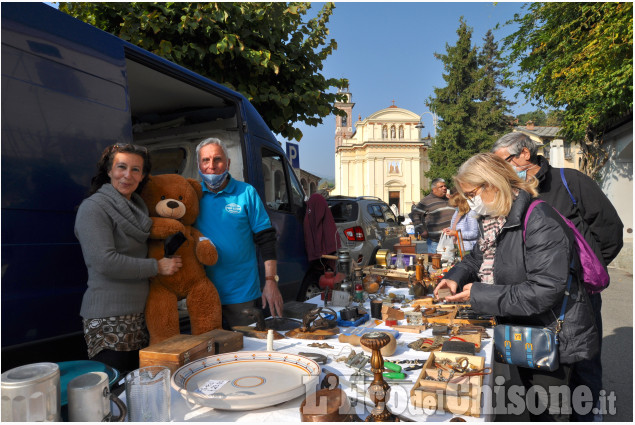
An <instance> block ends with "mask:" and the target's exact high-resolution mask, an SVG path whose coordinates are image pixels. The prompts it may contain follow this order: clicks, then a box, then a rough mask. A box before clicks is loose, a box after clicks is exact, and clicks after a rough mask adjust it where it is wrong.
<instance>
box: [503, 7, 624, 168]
mask: <svg viewBox="0 0 635 425" xmlns="http://www.w3.org/2000/svg"><path fill="white" fill-rule="evenodd" d="M524 8H526V9H527V12H526V13H525V14H524V15H520V14H516V15H515V16H514V18H513V20H511V21H510V22H508V24H512V23H513V24H517V25H519V27H518V30H517V31H515V32H514V33H513V34H511V35H510V36H508V37H507V38H505V39H504V47H505V49H506V51H507V52H508V56H507V59H508V66H509V67H510V68H511V67H512V66H513V65H514V64H517V65H518V66H519V68H520V70H519V71H518V72H517V73H516V75H515V78H516V79H517V81H516V82H517V84H518V85H519V87H520V90H521V91H522V93H524V94H525V96H526V97H527V98H528V99H531V100H534V101H537V102H538V103H539V104H541V105H545V106H551V107H554V108H556V109H563V112H562V127H563V128H562V131H561V134H562V135H563V136H564V137H566V138H567V139H569V140H572V141H581V142H583V143H582V144H581V145H582V151H583V153H584V161H583V169H584V171H585V172H586V173H587V174H588V175H590V176H595V175H596V173H597V172H598V171H599V170H600V168H601V167H602V166H603V165H604V163H605V162H606V160H607V159H608V155H607V153H606V151H605V150H604V149H603V148H602V143H603V133H604V132H605V130H606V129H607V127H608V126H609V125H610V123H611V121H614V120H615V119H616V118H619V117H621V116H623V115H625V114H627V113H629V112H631V110H632V107H633V4H632V3H609V2H606V3H605V2H597V3H575V2H561V3H528V4H526V5H525V6H524Z"/></svg>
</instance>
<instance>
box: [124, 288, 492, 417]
mask: <svg viewBox="0 0 635 425" xmlns="http://www.w3.org/2000/svg"><path fill="white" fill-rule="evenodd" d="M390 291H391V292H394V293H396V294H400V293H401V294H406V293H407V289H391V290H390ZM307 302H312V303H316V304H318V305H323V301H321V300H320V299H319V297H316V298H314V299H311V300H309V301H307ZM333 309H334V310H336V311H337V310H339V309H338V308H333ZM406 311H407V310H406ZM371 320H372V319H371ZM400 324H405V321H402V322H400ZM376 328H377V330H381V329H382V328H383V329H387V328H386V327H385V326H383V324H380V325H378V326H376ZM388 329H389V328H388ZM488 333H489V335H490V337H491V330H488ZM431 336H432V331H431V330H427V331H425V332H423V333H421V334H413V333H404V332H402V333H400V334H399V337H398V338H397V351H396V352H395V354H394V355H393V356H390V357H386V358H385V359H384V360H389V361H390V360H393V361H397V360H406V359H413V360H414V359H420V360H421V359H423V360H425V359H427V358H428V356H429V353H426V352H423V351H416V350H413V349H410V348H409V347H408V346H407V345H408V344H409V343H410V342H412V341H415V340H417V339H419V338H424V337H431ZM313 342H326V343H328V344H329V345H332V346H333V347H334V348H333V349H321V348H313V347H308V344H311V343H313ZM266 348H267V342H266V340H263V339H256V338H247V337H245V338H244V347H243V350H244V351H264V350H266ZM351 348H352V349H354V350H355V351H356V352H359V351H361V347H351V345H349V344H344V343H340V342H338V340H337V338H335V337H333V338H329V339H326V340H322V341H312V340H303V339H295V338H286V339H281V340H276V341H274V350H276V351H278V352H287V353H293V354H297V353H299V352H319V353H321V354H324V355H326V356H327V357H328V362H327V364H326V365H323V367H324V368H325V369H326V370H328V371H329V372H334V373H335V374H337V375H339V376H342V377H344V378H346V379H348V378H349V377H350V375H351V374H352V373H353V369H350V368H349V367H347V366H346V365H345V364H344V363H343V362H336V361H335V359H336V358H339V357H342V356H344V357H345V356H347V355H348V354H349V353H350V350H351ZM492 353H493V343H492V339H491V338H490V339H484V340H483V341H482V348H481V351H480V352H479V353H477V355H478V356H481V357H484V358H485V367H491V366H492ZM402 366H403V367H404V368H405V367H407V366H408V365H405V364H404V365H402ZM366 368H369V365H367V366H366ZM420 371H421V370H420V369H418V370H413V371H410V372H407V379H410V380H411V381H412V383H410V384H391V392H390V400H389V402H388V407H389V409H390V410H391V412H393V413H395V414H397V415H399V416H401V417H402V419H404V420H408V419H409V420H413V421H416V422H425V421H433V422H437V421H448V420H449V419H451V418H452V417H454V416H456V415H454V414H452V413H446V412H443V411H438V412H431V411H425V410H424V409H421V408H415V407H414V406H413V405H412V404H411V403H410V390H411V389H412V387H413V385H414V382H415V381H416V379H417V377H418V376H419V373H420ZM324 375H325V374H324V372H323V373H321V375H320V379H319V381H318V382H321V380H322V378H323V377H324ZM369 383H370V381H366V389H367V388H368V387H367V386H368V384H369ZM340 387H341V388H342V389H343V390H345V391H346V393H347V395H348V396H349V397H353V398H357V399H358V402H355V401H352V402H351V403H352V405H353V406H354V409H355V413H357V414H358V415H359V416H360V417H362V418H364V417H366V416H367V415H368V413H369V412H370V411H371V410H372V406H373V403H372V401H371V400H370V398H369V397H368V395H367V393H366V395H365V396H361V395H359V394H358V393H356V392H355V391H353V390H351V389H350V388H348V387H347V386H346V385H343V384H342V383H340ZM483 387H484V391H483V395H482V399H481V406H482V409H481V416H480V417H472V416H461V418H463V419H465V420H466V421H469V422H472V421H474V422H483V421H487V422H489V421H492V420H493V414H492V407H491V406H492V391H491V388H492V375H485V376H484V380H483ZM122 398H123V399H124V400H125V394H122ZM304 399H305V396H304V395H303V396H300V397H296V398H295V399H293V400H290V401H287V402H285V403H281V404H278V405H275V406H271V407H267V408H263V409H257V410H250V411H230V410H218V409H213V408H208V407H201V406H192V405H190V404H188V402H186V401H185V399H184V398H183V397H182V396H181V395H180V394H179V393H178V392H177V391H175V390H174V389H172V394H171V417H172V420H174V421H177V422H181V421H212V422H254V423H255V422H299V421H300V405H301V403H302V401H303V400H304Z"/></svg>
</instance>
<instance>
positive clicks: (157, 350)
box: [139, 332, 216, 373]
mask: <svg viewBox="0 0 635 425" xmlns="http://www.w3.org/2000/svg"><path fill="white" fill-rule="evenodd" d="M210 333H211V332H207V333H204V334H201V335H174V336H173V337H170V338H168V339H166V340H165V341H161V342H159V343H158V344H153V345H151V346H149V347H146V348H144V349H143V350H140V351H139V367H145V366H155V365H161V366H165V367H167V368H169V369H170V373H174V372H175V371H176V370H177V369H178V368H180V367H181V366H183V365H185V364H187V363H190V362H193V361H194V360H197V359H200V358H202V357H206V356H211V355H213V354H216V350H215V348H214V342H215V341H214V336H212V335H210Z"/></svg>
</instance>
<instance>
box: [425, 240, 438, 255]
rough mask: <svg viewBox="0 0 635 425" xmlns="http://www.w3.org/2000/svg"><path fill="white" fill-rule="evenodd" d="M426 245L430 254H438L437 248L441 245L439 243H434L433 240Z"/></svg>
mask: <svg viewBox="0 0 635 425" xmlns="http://www.w3.org/2000/svg"><path fill="white" fill-rule="evenodd" d="M426 244H427V245H428V254H436V253H437V246H438V245H439V241H433V240H432V239H427V240H426Z"/></svg>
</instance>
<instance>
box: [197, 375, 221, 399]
mask: <svg viewBox="0 0 635 425" xmlns="http://www.w3.org/2000/svg"><path fill="white" fill-rule="evenodd" d="M228 382H229V381H227V380H217V379H210V380H209V381H207V382H206V383H204V384H203V385H201V386H200V387H198V391H199V392H200V393H201V394H204V395H212V394H214V393H215V392H216V391H218V390H219V389H220V388H221V387H222V386H223V385H225V384H226V383H228Z"/></svg>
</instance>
